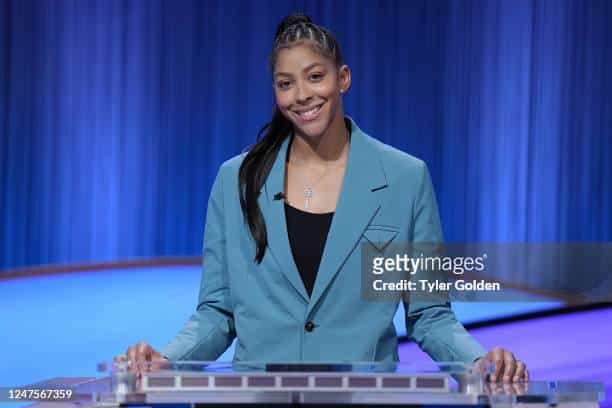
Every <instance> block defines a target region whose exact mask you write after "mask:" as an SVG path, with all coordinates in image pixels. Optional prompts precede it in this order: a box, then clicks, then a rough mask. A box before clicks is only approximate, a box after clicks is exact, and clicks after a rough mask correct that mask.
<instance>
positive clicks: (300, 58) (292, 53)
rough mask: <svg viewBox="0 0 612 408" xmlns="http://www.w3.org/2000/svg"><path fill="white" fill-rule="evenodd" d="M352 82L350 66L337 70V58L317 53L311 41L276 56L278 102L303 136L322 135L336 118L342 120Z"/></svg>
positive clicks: (275, 74) (275, 81) (317, 136)
mask: <svg viewBox="0 0 612 408" xmlns="http://www.w3.org/2000/svg"><path fill="white" fill-rule="evenodd" d="M349 85H350V71H349V69H348V67H347V66H346V65H343V66H342V67H341V68H340V69H338V68H337V67H336V65H335V63H334V61H332V60H330V59H329V58H326V57H324V56H322V55H320V54H319V53H317V52H315V51H314V50H313V49H312V43H311V42H308V41H306V42H304V43H301V44H298V45H294V46H293V47H291V48H284V49H282V50H281V51H279V53H278V55H277V58H276V63H275V65H274V84H273V86H274V94H275V97H276V104H277V106H278V108H279V109H280V111H281V113H282V114H283V115H284V116H285V117H286V118H287V119H289V120H290V121H291V123H293V126H294V129H295V131H296V133H299V134H300V135H301V136H304V137H307V138H312V139H315V138H319V137H321V136H322V135H324V134H326V132H327V131H328V129H329V128H330V126H331V125H332V123H333V122H334V121H335V120H339V121H340V122H339V123H343V115H344V113H343V109H342V98H341V93H342V92H344V91H345V90H346V89H348V86H349ZM342 126H344V125H342Z"/></svg>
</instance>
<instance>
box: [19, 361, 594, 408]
mask: <svg viewBox="0 0 612 408" xmlns="http://www.w3.org/2000/svg"><path fill="white" fill-rule="evenodd" d="M98 368H99V371H101V372H103V373H105V374H106V375H104V376H100V377H64V378H53V379H49V380H45V381H42V382H39V383H36V384H32V385H29V386H26V387H22V388H26V389H27V388H31V389H40V390H42V389H47V390H53V389H64V390H70V393H71V396H70V397H69V398H64V399H63V400H62V399H61V398H55V399H53V398H47V399H44V400H43V399H39V400H37V401H34V402H35V404H34V406H36V407H39V408H42V407H45V406H52V407H56V408H60V407H63V406H66V407H68V406H77V405H78V406H81V407H120V406H149V407H152V406H158V407H169V406H172V407H178V406H180V407H207V406H226V407H230V406H244V407H247V406H248V407H256V406H262V407H263V406H275V407H281V406H291V407H299V406H329V405H336V406H368V407H372V406H379V407H383V406H389V407H414V406H422V407H427V406H432V407H433V406H436V407H439V406H447V407H477V406H478V407H484V406H491V407H497V406H499V407H502V406H507V407H510V406H512V407H533V408H536V407H548V406H556V407H577V408H578V407H580V408H587V407H589V408H590V407H598V406H599V401H601V400H602V399H603V397H604V391H603V390H604V388H603V384H602V383H598V382H572V381H529V382H520V383H512V384H503V383H490V382H488V381H487V380H486V376H487V374H488V373H489V372H490V371H491V369H492V367H488V368H487V369H477V368H476V367H474V366H472V365H469V364H461V363H438V364H434V363H431V364H418V365H415V364H405V363H318V362H317V363H291V362H290V363H262V362H234V363H221V362H184V361H181V362H168V361H163V362H154V363H130V362H128V363H101V364H100V365H99V367H98ZM55 396H56V397H57V393H55ZM24 400H25V399H24ZM30 401H32V400H31V399H30Z"/></svg>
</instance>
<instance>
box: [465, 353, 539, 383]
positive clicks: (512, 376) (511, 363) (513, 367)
mask: <svg viewBox="0 0 612 408" xmlns="http://www.w3.org/2000/svg"><path fill="white" fill-rule="evenodd" d="M489 362H492V363H493V364H494V365H495V368H494V371H493V374H490V375H489V378H488V380H489V381H490V382H497V381H499V380H501V381H503V382H504V383H510V382H519V381H529V371H527V366H526V365H525V363H523V362H522V361H520V360H517V359H516V358H515V357H514V354H512V353H511V352H510V351H508V350H506V349H505V348H502V347H495V348H493V349H491V350H490V351H489V352H488V353H487V354H485V355H484V356H483V357H480V358H479V359H478V360H476V361H475V362H474V364H475V366H476V367H477V368H478V369H480V370H481V371H483V372H484V371H486V368H487V365H488V364H489Z"/></svg>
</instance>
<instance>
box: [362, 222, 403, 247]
mask: <svg viewBox="0 0 612 408" xmlns="http://www.w3.org/2000/svg"><path fill="white" fill-rule="evenodd" d="M398 234H399V228H396V227H393V226H389V225H370V226H368V228H367V229H366V230H365V231H364V233H363V236H364V238H365V239H366V241H367V242H369V243H370V244H371V245H372V246H373V247H374V248H376V249H377V250H378V251H384V249H385V248H386V247H387V246H388V245H389V244H390V243H391V242H392V241H393V240H394V239H395V237H397V235H398Z"/></svg>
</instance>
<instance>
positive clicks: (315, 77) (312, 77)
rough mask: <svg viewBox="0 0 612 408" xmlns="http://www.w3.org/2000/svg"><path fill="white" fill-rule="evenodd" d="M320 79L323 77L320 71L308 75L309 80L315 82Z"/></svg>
mask: <svg viewBox="0 0 612 408" xmlns="http://www.w3.org/2000/svg"><path fill="white" fill-rule="evenodd" d="M322 79H323V74H321V73H316V74H312V75H310V80H311V81H315V82H317V81H320V80H322Z"/></svg>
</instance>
